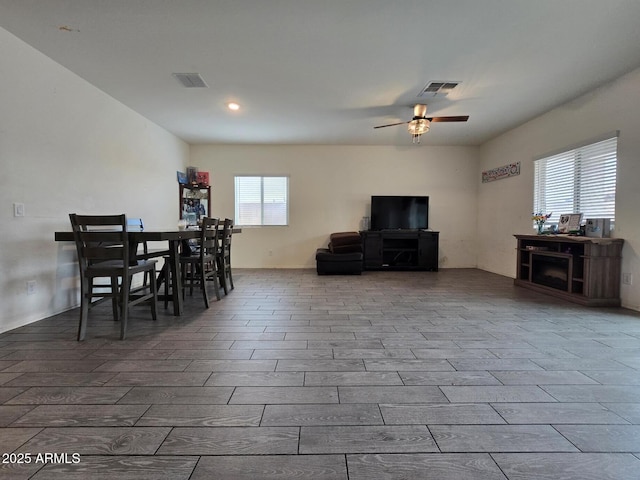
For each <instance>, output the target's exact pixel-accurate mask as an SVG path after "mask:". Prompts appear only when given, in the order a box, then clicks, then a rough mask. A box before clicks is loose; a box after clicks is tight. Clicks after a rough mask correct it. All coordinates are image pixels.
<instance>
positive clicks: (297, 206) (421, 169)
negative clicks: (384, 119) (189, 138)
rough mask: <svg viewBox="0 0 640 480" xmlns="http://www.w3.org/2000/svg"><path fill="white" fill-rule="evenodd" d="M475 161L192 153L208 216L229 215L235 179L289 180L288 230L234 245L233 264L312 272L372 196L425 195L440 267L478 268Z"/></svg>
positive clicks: (414, 149)
mask: <svg viewBox="0 0 640 480" xmlns="http://www.w3.org/2000/svg"><path fill="white" fill-rule="evenodd" d="M477 157H478V150H477V148H475V147H429V146H426V145H422V146H413V145H411V146H410V147H406V148H397V147H366V146H310V145H305V146H291V145H290V146H220V145H194V146H192V147H191V162H192V164H193V165H195V166H197V167H198V168H200V169H201V170H207V171H209V172H210V173H211V183H212V199H213V200H212V214H213V215H218V216H221V217H225V216H228V217H233V216H234V191H233V178H234V176H235V175H239V174H255V175H273V174H278V175H289V176H290V205H291V207H290V212H289V214H290V221H289V226H287V227H258V228H245V229H244V230H243V232H242V234H241V235H237V236H236V237H235V238H234V247H233V248H234V255H233V260H234V265H235V266H238V267H253V268H261V267H276V268H300V267H305V268H315V257H314V255H315V251H316V249H317V248H318V247H323V246H326V245H327V243H328V237H329V234H330V233H331V232H338V231H345V230H358V229H359V228H360V222H361V219H362V217H363V216H368V215H369V214H370V211H369V209H370V199H371V195H428V196H429V202H430V204H429V206H430V208H429V215H430V217H429V226H430V227H431V228H432V229H433V230H438V231H440V232H441V236H440V267H442V268H459V267H475V264H476V260H475V259H476V251H475V228H476V203H475V199H476V189H477V183H476V172H477Z"/></svg>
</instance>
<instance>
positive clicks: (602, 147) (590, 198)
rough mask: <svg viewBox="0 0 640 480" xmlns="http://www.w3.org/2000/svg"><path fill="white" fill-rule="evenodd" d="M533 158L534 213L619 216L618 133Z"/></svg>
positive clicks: (555, 221) (553, 221)
mask: <svg viewBox="0 0 640 480" xmlns="http://www.w3.org/2000/svg"><path fill="white" fill-rule="evenodd" d="M607 137H608V138H606V137H605V138H604V139H602V140H597V141H593V142H590V143H588V144H584V145H580V146H577V147H573V148H571V149H569V150H566V151H563V152H560V153H556V154H553V155H548V156H545V157H542V158H538V159H536V160H535V161H534V166H535V167H534V174H535V181H534V195H533V212H534V214H537V213H542V214H548V213H552V216H551V218H550V219H549V221H548V223H550V224H552V225H553V224H556V225H557V224H558V220H559V217H560V215H562V214H565V213H582V214H583V218H584V219H586V218H610V219H611V223H612V224H613V222H614V221H615V216H616V168H617V146H618V136H617V133H613V134H611V136H607Z"/></svg>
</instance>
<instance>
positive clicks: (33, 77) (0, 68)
mask: <svg viewBox="0 0 640 480" xmlns="http://www.w3.org/2000/svg"><path fill="white" fill-rule="evenodd" d="M0 58H2V62H0V167H1V174H0V186H1V188H0V222H1V223H2V226H3V232H2V235H1V236H0V303H1V305H2V308H0V331H6V330H10V329H12V328H15V327H18V326H20V325H24V324H27V323H30V322H32V321H35V320H39V319H41V318H45V317H47V316H50V315H52V314H55V313H58V312H60V311H64V310H67V309H69V308H71V307H73V306H74V305H77V303H78V278H77V264H76V263H75V259H74V253H75V252H74V247H73V246H72V245H69V244H68V245H63V244H60V243H56V242H54V239H53V237H54V231H56V230H70V224H69V217H68V214H69V213H71V212H77V213H122V212H125V213H127V214H128V215H130V216H133V217H143V218H144V220H145V222H146V224H147V225H158V226H167V225H172V226H175V222H176V220H177V215H178V206H177V195H178V193H177V185H176V178H175V172H176V170H183V168H184V165H186V164H187V159H188V153H189V146H188V145H187V144H186V143H184V142H182V141H181V140H179V139H177V138H176V137H175V136H173V135H171V134H169V133H168V132H166V131H165V130H163V129H161V128H159V127H158V126H157V125H155V124H153V123H151V122H149V121H148V120H146V119H145V118H143V117H142V116H140V115H139V114H137V113H135V112H133V111H132V110H130V109H129V108H127V107H125V106H124V105H122V104H121V103H119V102H116V101H115V100H114V99H113V98H111V97H109V96H108V95H106V94H104V93H103V92H101V91H100V90H98V89H96V88H95V87H93V86H92V85H90V84H88V83H87V82H85V81H84V80H82V79H81V78H79V77H78V76H76V75H75V74H73V73H71V72H69V71H68V70H66V69H65V68H64V67H62V66H60V65H59V64H57V63H54V62H53V61H51V60H50V59H49V58H47V57H45V56H44V55H42V54H40V53H39V52H38V51H36V50H34V49H33V48H31V47H30V46H28V45H27V44H25V43H24V42H22V41H21V40H19V39H17V38H16V37H14V36H13V35H11V34H10V33H8V32H7V31H6V30H3V29H0ZM14 202H18V203H24V205H25V211H26V216H25V217H23V218H14V217H13V203H14ZM27 280H36V282H37V291H36V294H35V295H29V296H27V294H26V293H27V291H26V282H27Z"/></svg>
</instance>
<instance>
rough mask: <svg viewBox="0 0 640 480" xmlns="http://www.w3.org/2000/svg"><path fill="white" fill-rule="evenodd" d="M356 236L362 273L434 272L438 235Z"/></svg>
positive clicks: (374, 233)
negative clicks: (362, 253)
mask: <svg viewBox="0 0 640 480" xmlns="http://www.w3.org/2000/svg"><path fill="white" fill-rule="evenodd" d="M360 235H362V239H363V240H362V242H363V249H364V268H365V270H431V271H434V272H437V271H438V239H439V232H432V231H429V230H402V229H398V230H367V231H362V232H360Z"/></svg>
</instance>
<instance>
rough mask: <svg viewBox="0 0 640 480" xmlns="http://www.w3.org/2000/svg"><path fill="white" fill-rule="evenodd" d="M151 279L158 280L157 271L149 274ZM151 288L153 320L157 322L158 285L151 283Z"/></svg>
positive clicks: (154, 270)
mask: <svg viewBox="0 0 640 480" xmlns="http://www.w3.org/2000/svg"><path fill="white" fill-rule="evenodd" d="M149 276H150V277H151V278H156V269H155V268H154V269H153V272H152V273H149ZM149 288H150V289H151V293H152V295H153V297H152V298H151V300H150V302H151V318H152V319H153V321H154V322H155V321H156V320H157V319H158V285H156V282H155V281H152V282H149Z"/></svg>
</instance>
